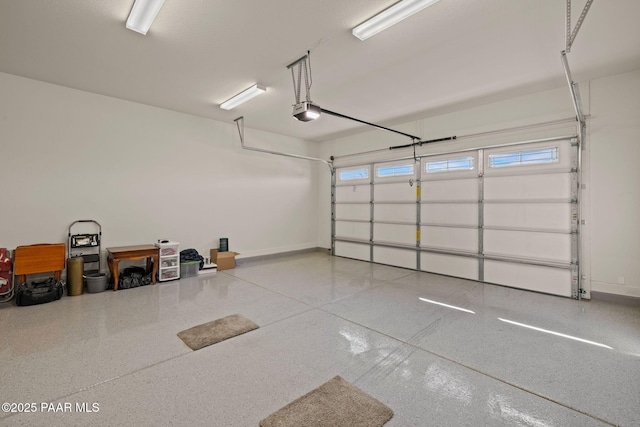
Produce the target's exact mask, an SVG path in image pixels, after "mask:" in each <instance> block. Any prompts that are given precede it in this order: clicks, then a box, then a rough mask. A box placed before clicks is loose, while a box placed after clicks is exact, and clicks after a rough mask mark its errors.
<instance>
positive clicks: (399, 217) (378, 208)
mask: <svg viewBox="0 0 640 427" xmlns="http://www.w3.org/2000/svg"><path fill="white" fill-rule="evenodd" d="M373 218H374V220H375V221H401V222H411V223H415V222H416V205H415V204H411V205H398V204H389V205H387V204H384V205H383V204H379V205H375V206H374V207H373Z"/></svg>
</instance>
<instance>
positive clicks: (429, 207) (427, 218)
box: [420, 203, 478, 226]
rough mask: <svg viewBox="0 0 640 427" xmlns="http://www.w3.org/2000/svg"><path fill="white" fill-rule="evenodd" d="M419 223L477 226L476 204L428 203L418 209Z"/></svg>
mask: <svg viewBox="0 0 640 427" xmlns="http://www.w3.org/2000/svg"><path fill="white" fill-rule="evenodd" d="M420 221H421V222H422V223H424V224H444V225H472V226H477V225H478V204H477V203H469V204H467V203H464V204H463V203H450V204H441V203H430V204H423V205H422V206H421V209H420Z"/></svg>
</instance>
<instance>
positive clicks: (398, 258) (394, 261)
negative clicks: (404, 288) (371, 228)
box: [373, 246, 417, 270]
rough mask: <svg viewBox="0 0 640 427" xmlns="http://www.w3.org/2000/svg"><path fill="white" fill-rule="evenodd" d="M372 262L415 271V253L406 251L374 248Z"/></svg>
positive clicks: (380, 247)
mask: <svg viewBox="0 0 640 427" xmlns="http://www.w3.org/2000/svg"><path fill="white" fill-rule="evenodd" d="M373 262H377V263H380V264H387V265H394V266H396V267H404V268H411V269H414V270H415V269H416V268H417V266H416V252H415V251H412V250H406V249H396V248H385V247H382V246H374V248H373Z"/></svg>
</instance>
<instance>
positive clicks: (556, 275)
mask: <svg viewBox="0 0 640 427" xmlns="http://www.w3.org/2000/svg"><path fill="white" fill-rule="evenodd" d="M418 160H419V161H418ZM576 170H577V149H576V144H575V141H574V140H571V139H557V140H548V141H545V142H538V143H532V144H512V145H507V146H502V147H496V148H486V149H479V150H467V151H461V152H456V153H449V154H446V155H438V156H422V157H421V158H420V159H415V160H414V159H410V160H403V161H395V162H386V163H385V162H383V163H373V164H367V165H362V166H355V167H349V168H339V169H337V171H336V175H335V176H336V179H335V185H334V187H333V189H332V190H333V201H334V203H333V222H332V223H333V240H332V241H333V245H334V254H335V255H338V256H344V257H349V258H356V259H361V260H366V261H371V262H376V263H381V264H388V265H394V266H399V267H405V268H410V269H415V270H422V271H428V272H434V273H439V274H446V275H450V276H456V277H462V278H466V279H472V280H479V281H484V282H489V283H495V284H500V285H506V286H512V287H517V288H522V289H528V290H533V291H539V292H545V293H550V294H556V295H563V296H568V297H571V296H573V297H576V296H577V295H576V293H577V288H578V286H577V283H578V279H577V264H578V255H577V245H578V243H577V231H578V224H577V199H578V194H577V192H578V184H577V173H576Z"/></svg>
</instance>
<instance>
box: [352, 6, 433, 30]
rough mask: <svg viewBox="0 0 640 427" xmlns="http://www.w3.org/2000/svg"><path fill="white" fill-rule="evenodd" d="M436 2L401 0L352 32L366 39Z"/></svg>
mask: <svg viewBox="0 0 640 427" xmlns="http://www.w3.org/2000/svg"><path fill="white" fill-rule="evenodd" d="M436 2H438V0H401V1H399V2H398V3H396V4H394V5H393V6H391V7H389V8H387V9H385V10H383V11H382V12H380V13H378V14H377V15H376V16H374V17H373V18H371V19H368V20H367V21H365V22H363V23H362V24H360V25H358V26H357V27H355V28H354V29H353V31H352V33H353V35H354V36H356V37H357V38H359V39H360V40H366V39H368V38H369V37H372V36H374V35H376V34H378V33H379V32H380V31H383V30H386V29H387V28H389V27H390V26H392V25H395V24H397V23H398V22H400V21H402V20H403V19H405V18H408V17H409V16H411V15H413V14H414V13H417V12H420V11H421V10H422V9H424V8H425V7H428V6H431V5H432V4H434V3H436Z"/></svg>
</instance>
